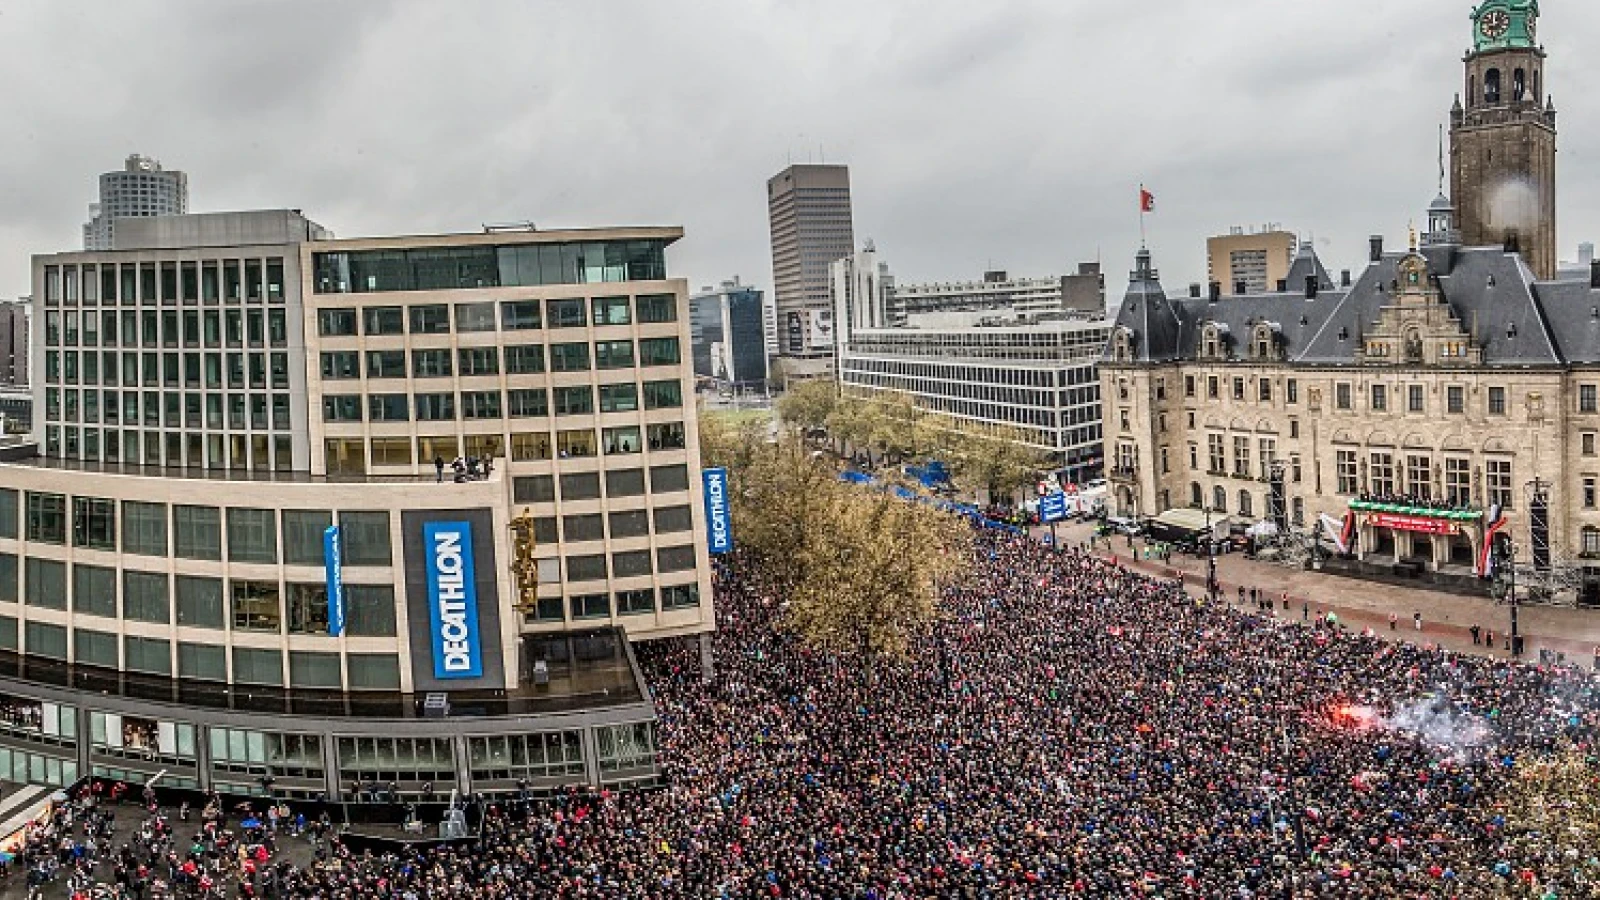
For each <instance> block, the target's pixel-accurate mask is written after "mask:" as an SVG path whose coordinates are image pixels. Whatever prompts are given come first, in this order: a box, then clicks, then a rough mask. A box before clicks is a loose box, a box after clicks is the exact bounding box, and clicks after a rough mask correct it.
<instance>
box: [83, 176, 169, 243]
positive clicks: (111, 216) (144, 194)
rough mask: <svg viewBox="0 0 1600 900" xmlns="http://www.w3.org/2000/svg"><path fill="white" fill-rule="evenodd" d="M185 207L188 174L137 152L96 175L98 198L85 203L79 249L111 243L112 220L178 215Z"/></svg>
mask: <svg viewBox="0 0 1600 900" xmlns="http://www.w3.org/2000/svg"><path fill="white" fill-rule="evenodd" d="M188 211H189V176H188V175H187V174H185V173H183V172H178V171H169V170H167V169H163V168H162V167H161V162H160V161H159V160H155V159H152V158H150V157H148V156H141V155H139V154H137V153H135V154H133V155H131V156H129V157H128V158H127V160H126V161H125V162H124V163H123V167H122V170H121V171H118V172H106V173H104V174H102V175H101V176H100V200H99V202H98V203H91V204H89V221H88V222H85V223H84V225H83V249H85V250H91V251H92V250H111V249H112V248H113V247H115V245H116V244H115V241H116V221H117V220H118V219H139V218H148V217H150V216H181V215H183V214H185V213H187V212H188Z"/></svg>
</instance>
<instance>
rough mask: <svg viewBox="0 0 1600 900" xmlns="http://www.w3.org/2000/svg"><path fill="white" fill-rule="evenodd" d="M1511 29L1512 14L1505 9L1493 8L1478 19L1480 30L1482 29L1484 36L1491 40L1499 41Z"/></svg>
mask: <svg viewBox="0 0 1600 900" xmlns="http://www.w3.org/2000/svg"><path fill="white" fill-rule="evenodd" d="M1510 29H1511V16H1510V15H1509V14H1507V13H1506V11H1505V10H1503V9H1492V10H1490V11H1488V12H1486V13H1484V14H1483V18H1482V19H1479V20H1478V30H1479V31H1482V32H1483V36H1484V37H1486V38H1488V39H1489V40H1491V41H1497V40H1499V39H1500V38H1503V37H1505V34H1506V32H1507V31H1509V30H1510Z"/></svg>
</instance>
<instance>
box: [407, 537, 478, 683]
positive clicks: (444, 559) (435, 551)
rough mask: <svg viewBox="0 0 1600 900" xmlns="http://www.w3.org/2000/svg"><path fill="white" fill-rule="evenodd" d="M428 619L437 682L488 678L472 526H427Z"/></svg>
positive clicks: (423, 540) (424, 545) (424, 544)
mask: <svg viewBox="0 0 1600 900" xmlns="http://www.w3.org/2000/svg"><path fill="white" fill-rule="evenodd" d="M422 546H423V550H422V552H423V554H424V555H425V556H426V557H427V567H428V619H429V626H430V627H431V628H432V629H433V677H435V678H439V679H452V678H481V677H483V652H482V649H481V648H480V646H479V641H478V588H477V585H476V584H475V583H474V582H473V571H472V525H471V524H470V523H468V522H426V523H424V524H423V526H422Z"/></svg>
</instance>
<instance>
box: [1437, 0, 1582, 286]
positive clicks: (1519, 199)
mask: <svg viewBox="0 0 1600 900" xmlns="http://www.w3.org/2000/svg"><path fill="white" fill-rule="evenodd" d="M1538 20H1539V2H1538V0H1484V2H1483V3H1481V4H1480V5H1479V6H1478V8H1477V9H1476V10H1474V11H1473V13H1472V39H1473V47H1472V50H1471V51H1469V52H1468V53H1467V55H1466V59H1465V60H1464V61H1465V63H1466V94H1465V97H1464V100H1463V98H1462V97H1457V98H1456V104H1455V108H1454V109H1453V110H1451V113H1450V189H1451V199H1453V200H1454V201H1455V206H1456V210H1457V214H1456V220H1457V224H1458V226H1459V228H1460V230H1461V240H1462V243H1463V244H1465V245H1466V246H1469V247H1471V246H1488V245H1501V244H1504V245H1506V246H1515V247H1516V248H1517V249H1519V250H1520V251H1521V252H1522V258H1523V259H1524V260H1526V261H1527V263H1528V266H1529V267H1530V268H1532V269H1533V271H1534V273H1535V274H1537V275H1538V276H1539V277H1540V278H1541V279H1553V278H1555V276H1556V110H1555V105H1554V104H1553V103H1551V102H1550V99H1549V97H1548V95H1547V94H1545V92H1544V88H1545V78H1544V75H1545V71H1544V64H1545V52H1544V50H1543V48H1541V47H1540V46H1539V44H1538V41H1537V34H1538V31H1537V29H1538Z"/></svg>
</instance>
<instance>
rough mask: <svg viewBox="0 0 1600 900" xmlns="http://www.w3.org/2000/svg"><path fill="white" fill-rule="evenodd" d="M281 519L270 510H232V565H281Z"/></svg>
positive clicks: (229, 544)
mask: <svg viewBox="0 0 1600 900" xmlns="http://www.w3.org/2000/svg"><path fill="white" fill-rule="evenodd" d="M276 519H277V517H276V516H275V515H274V514H273V511H272V510H270V509H229V510H228V561H229V562H254V563H275V562H277V561H278V524H277V521H276Z"/></svg>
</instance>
